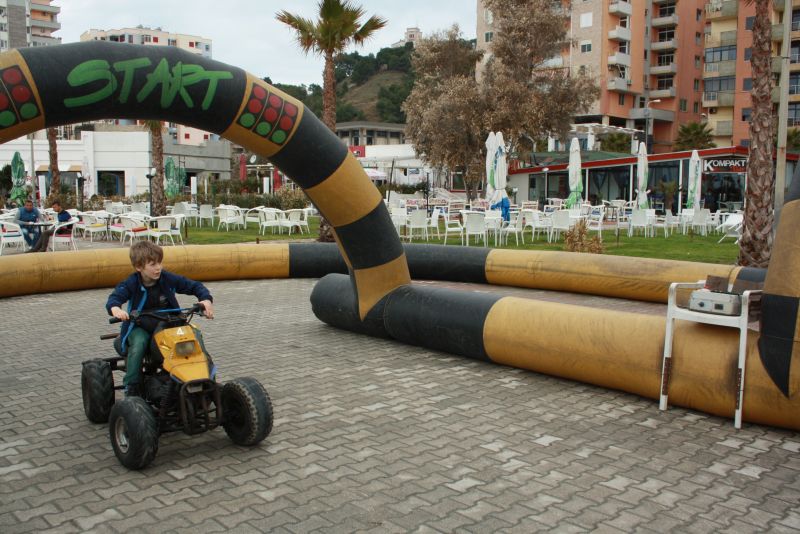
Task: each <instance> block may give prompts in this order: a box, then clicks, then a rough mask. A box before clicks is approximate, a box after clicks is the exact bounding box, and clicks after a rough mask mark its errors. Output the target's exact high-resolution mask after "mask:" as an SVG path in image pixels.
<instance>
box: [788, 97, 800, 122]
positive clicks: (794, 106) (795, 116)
mask: <svg viewBox="0 0 800 534" xmlns="http://www.w3.org/2000/svg"><path fill="white" fill-rule="evenodd" d="M789 126H800V102H789Z"/></svg>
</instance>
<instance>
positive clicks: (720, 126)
mask: <svg viewBox="0 0 800 534" xmlns="http://www.w3.org/2000/svg"><path fill="white" fill-rule="evenodd" d="M713 130H714V134H713V135H733V121H717V122H716V124H714V127H713Z"/></svg>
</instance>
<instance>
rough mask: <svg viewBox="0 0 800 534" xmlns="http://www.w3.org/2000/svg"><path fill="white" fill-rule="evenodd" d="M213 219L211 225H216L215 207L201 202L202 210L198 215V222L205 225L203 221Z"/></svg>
mask: <svg viewBox="0 0 800 534" xmlns="http://www.w3.org/2000/svg"><path fill="white" fill-rule="evenodd" d="M204 220H205V221H211V226H212V227H213V226H214V208H213V207H212V206H211V204H200V211H199V213H198V215H197V224H198V225H200V226H203V221H204Z"/></svg>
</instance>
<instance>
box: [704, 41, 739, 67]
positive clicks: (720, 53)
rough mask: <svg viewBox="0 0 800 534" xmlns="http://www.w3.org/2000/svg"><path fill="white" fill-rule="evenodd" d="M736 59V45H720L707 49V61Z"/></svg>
mask: <svg viewBox="0 0 800 534" xmlns="http://www.w3.org/2000/svg"><path fill="white" fill-rule="evenodd" d="M734 59H736V45H730V46H718V47H716V48H707V49H706V63H716V62H718V61H731V60H734Z"/></svg>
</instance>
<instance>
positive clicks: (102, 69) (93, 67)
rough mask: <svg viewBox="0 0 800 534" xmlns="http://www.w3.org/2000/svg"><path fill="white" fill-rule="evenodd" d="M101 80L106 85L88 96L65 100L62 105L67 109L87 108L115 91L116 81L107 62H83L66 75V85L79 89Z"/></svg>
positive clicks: (97, 60)
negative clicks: (104, 81) (105, 82)
mask: <svg viewBox="0 0 800 534" xmlns="http://www.w3.org/2000/svg"><path fill="white" fill-rule="evenodd" d="M101 80H106V81H107V82H108V83H107V84H105V85H104V86H103V87H102V88H100V89H98V90H97V91H94V92H93V93H89V94H88V95H83V96H78V97H75V98H65V99H64V105H65V106H66V107H68V108H76V107H80V106H88V105H90V104H95V103H97V102H100V101H101V100H104V99H106V98H108V97H109V96H111V95H113V94H114V91H116V90H117V85H118V83H117V79H116V78H115V77H114V75H113V74H112V73H111V66H110V65H109V64H108V61H106V60H104V59H92V60H89V61H85V62H83V63H81V64H80V65H78V66H77V67H75V68H74V69H72V71H70V73H69V74H68V75H67V83H69V85H70V86H71V87H80V86H81V85H86V84H87V83H92V82H97V81H101Z"/></svg>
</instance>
